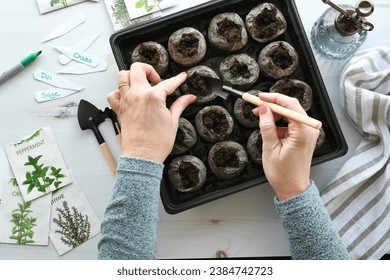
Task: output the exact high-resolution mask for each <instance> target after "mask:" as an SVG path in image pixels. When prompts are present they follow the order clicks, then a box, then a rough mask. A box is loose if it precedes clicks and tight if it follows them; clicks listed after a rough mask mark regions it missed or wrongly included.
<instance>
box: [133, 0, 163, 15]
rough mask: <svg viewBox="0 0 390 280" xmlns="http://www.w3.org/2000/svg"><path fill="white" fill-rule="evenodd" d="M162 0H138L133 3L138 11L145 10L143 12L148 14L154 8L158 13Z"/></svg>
mask: <svg viewBox="0 0 390 280" xmlns="http://www.w3.org/2000/svg"><path fill="white" fill-rule="evenodd" d="M162 1H163V0H151V1H149V0H138V1H137V2H136V3H135V7H136V8H137V9H140V8H142V7H144V8H145V11H146V12H148V13H149V12H150V11H151V10H153V9H154V8H155V7H157V8H158V9H159V10H160V11H161V7H160V3H161V2H162Z"/></svg>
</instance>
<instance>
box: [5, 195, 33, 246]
mask: <svg viewBox="0 0 390 280" xmlns="http://www.w3.org/2000/svg"><path fill="white" fill-rule="evenodd" d="M30 207H31V202H26V203H18V208H17V209H15V210H13V211H12V219H11V222H12V223H14V224H15V226H14V227H13V228H12V235H11V236H10V237H9V238H10V239H13V240H16V242H17V244H23V245H26V244H31V243H34V242H35V241H34V240H33V237H34V231H33V230H32V229H33V227H35V226H36V223H35V222H36V221H37V219H36V218H34V217H31V216H30V217H29V214H30V213H32V212H33V211H32V210H31V209H30Z"/></svg>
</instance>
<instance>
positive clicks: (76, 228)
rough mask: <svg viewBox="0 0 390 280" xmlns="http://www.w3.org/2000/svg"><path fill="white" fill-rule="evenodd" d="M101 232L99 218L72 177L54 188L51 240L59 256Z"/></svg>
mask: <svg viewBox="0 0 390 280" xmlns="http://www.w3.org/2000/svg"><path fill="white" fill-rule="evenodd" d="M99 233H100V221H99V219H98V217H97V215H96V214H95V212H94V210H93V208H92V207H91V205H90V203H89V201H88V199H87V197H86V196H85V194H84V193H83V192H82V190H81V188H80V186H79V185H78V183H77V181H76V180H75V178H73V183H72V184H70V185H68V186H66V187H64V188H62V189H59V190H57V191H55V192H53V196H52V200H51V219H50V233H49V236H50V240H51V242H52V243H53V245H54V247H55V248H56V250H57V253H58V254H59V255H60V256H61V255H63V254H65V253H67V252H69V251H70V250H72V249H74V248H76V247H77V246H79V245H81V244H82V243H84V242H86V241H88V240H89V239H91V238H92V237H94V236H95V235H97V234H99Z"/></svg>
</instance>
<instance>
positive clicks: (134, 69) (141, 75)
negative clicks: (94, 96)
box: [107, 63, 196, 163]
mask: <svg viewBox="0 0 390 280" xmlns="http://www.w3.org/2000/svg"><path fill="white" fill-rule="evenodd" d="M117 77H118V89H117V90H115V91H113V92H111V93H109V94H108V96H107V100H108V102H109V104H110V106H111V108H112V109H113V110H114V111H115V113H116V114H117V115H118V118H119V121H120V124H121V128H122V130H121V134H122V152H121V154H122V156H128V157H139V158H144V159H149V160H154V161H157V162H160V163H163V162H164V160H165V159H166V157H167V156H168V155H169V153H170V152H171V150H172V148H173V145H174V142H175V137H176V133H177V128H178V123H179V117H180V115H181V113H182V112H183V111H184V109H185V108H186V107H187V106H188V105H190V104H191V103H192V102H194V101H195V100H196V96H194V95H183V96H181V97H179V98H178V99H177V100H176V101H175V102H174V103H173V104H172V106H171V108H169V109H168V108H167V107H166V103H165V100H166V97H167V95H169V94H171V93H172V92H173V91H174V90H175V89H176V88H177V87H179V86H180V85H181V84H182V83H183V82H184V81H185V80H186V78H187V75H186V73H184V72H183V73H180V74H179V75H177V76H175V77H172V78H170V79H167V80H164V81H161V79H160V76H159V75H158V74H157V72H156V71H155V70H154V68H153V67H152V66H150V65H148V64H143V63H133V64H132V66H131V69H130V71H120V72H119V73H118V76H117ZM150 83H151V84H153V85H154V86H152V85H151V84H150Z"/></svg>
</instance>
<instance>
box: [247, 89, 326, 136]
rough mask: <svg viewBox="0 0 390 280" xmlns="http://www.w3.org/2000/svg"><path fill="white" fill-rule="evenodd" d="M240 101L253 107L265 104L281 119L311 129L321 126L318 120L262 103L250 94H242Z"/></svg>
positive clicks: (271, 104)
mask: <svg viewBox="0 0 390 280" xmlns="http://www.w3.org/2000/svg"><path fill="white" fill-rule="evenodd" d="M242 99H244V100H245V101H246V102H249V103H252V104H253V105H257V106H258V105H260V104H267V105H268V106H269V107H270V109H271V111H273V112H274V113H277V114H279V115H281V116H283V117H287V118H289V119H292V120H294V121H297V122H301V123H303V124H306V125H308V126H311V127H313V128H317V129H320V128H321V126H322V123H321V122H320V121H319V120H316V119H313V118H311V117H309V116H307V115H302V114H299V113H297V112H295V111H293V110H290V109H287V108H285V107H282V106H280V105H278V104H274V103H268V102H264V101H263V100H261V99H260V98H259V97H256V96H254V95H252V94H250V93H244V94H243V95H242Z"/></svg>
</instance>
